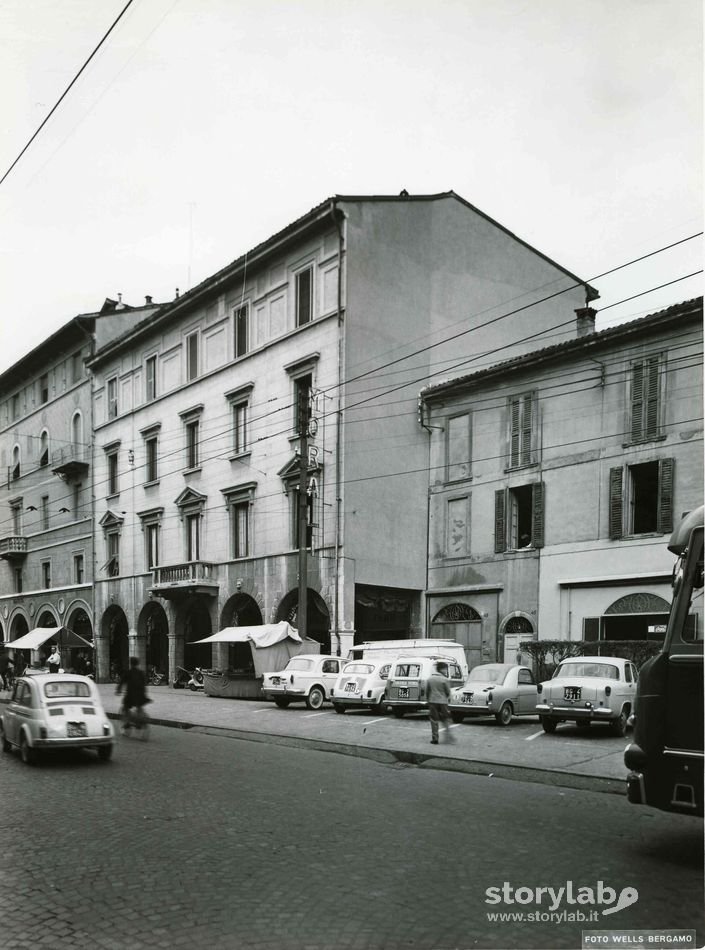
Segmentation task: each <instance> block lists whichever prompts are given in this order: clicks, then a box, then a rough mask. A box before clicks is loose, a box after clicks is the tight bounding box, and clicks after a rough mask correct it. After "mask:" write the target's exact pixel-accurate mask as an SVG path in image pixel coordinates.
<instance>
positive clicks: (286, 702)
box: [274, 696, 289, 709]
mask: <svg viewBox="0 0 705 950" xmlns="http://www.w3.org/2000/svg"><path fill="white" fill-rule="evenodd" d="M274 705H275V706H278V707H279V708H280V709H286V707H287V706H288V705H289V700H288V699H284V697H283V696H277V698H276V699H275V700H274Z"/></svg>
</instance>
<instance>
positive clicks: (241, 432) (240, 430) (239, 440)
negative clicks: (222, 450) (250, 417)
mask: <svg viewBox="0 0 705 950" xmlns="http://www.w3.org/2000/svg"><path fill="white" fill-rule="evenodd" d="M233 451H234V453H235V455H242V454H243V452H247V403H246V402H237V403H235V404H234V405H233Z"/></svg>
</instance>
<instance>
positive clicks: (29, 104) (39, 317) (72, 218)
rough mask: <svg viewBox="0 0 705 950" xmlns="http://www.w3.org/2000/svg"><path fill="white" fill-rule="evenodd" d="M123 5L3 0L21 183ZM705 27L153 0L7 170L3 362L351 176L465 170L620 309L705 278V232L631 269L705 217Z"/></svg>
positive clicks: (2, 52) (0, 144) (536, 8)
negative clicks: (108, 300)
mask: <svg viewBox="0 0 705 950" xmlns="http://www.w3.org/2000/svg"><path fill="white" fill-rule="evenodd" d="M125 3H126V0H62V2H61V3H57V2H56V0H2V3H1V4H0V177H2V176H3V175H5V173H6V171H7V170H8V169H9V167H10V166H11V165H12V163H13V162H14V161H15V159H16V158H17V156H18V155H19V153H20V152H21V151H22V149H23V148H24V146H25V145H26V143H27V142H28V141H29V139H30V138H31V136H32V135H33V134H34V133H35V131H36V130H37V128H38V127H39V126H40V125H41V123H42V122H43V121H44V120H45V118H46V117H47V115H48V114H49V113H50V111H51V109H52V107H53V106H54V104H55V103H56V102H57V100H58V99H59V97H60V96H61V95H62V93H63V92H64V90H65V89H66V87H67V86H68V85H69V83H70V82H71V81H72V80H73V78H74V76H75V75H76V73H77V72H78V71H79V69H80V68H81V66H83V64H84V63H85V61H86V59H87V58H88V57H89V56H90V54H91V53H92V52H93V50H94V48H95V47H96V45H97V44H98V43H99V41H100V40H101V38H102V37H103V36H104V34H105V33H106V31H107V30H108V29H109V27H110V25H111V24H112V23H113V21H114V20H115V19H116V17H117V16H118V15H119V14H120V11H121V10H122V9H123V7H124V6H125ZM702 37H703V32H702V3H701V0H436V2H435V3H433V4H429V3H428V2H427V0H385V2H384V3H382V2H380V0H336V2H335V3H332V2H330V0H297V2H295V3H294V2H291V0H289V2H287V0H133V2H132V4H131V5H130V6H129V8H128V10H127V12H126V13H125V14H124V16H123V17H122V18H121V19H120V21H119V23H118V24H117V26H116V27H115V29H114V30H113V31H112V33H111V34H110V36H109V37H108V38H107V40H106V41H105V43H104V44H103V46H102V47H101V48H100V49H99V51H98V52H97V54H96V55H95V56H94V58H93V59H92V60H91V62H90V63H89V65H88V66H87V67H86V69H85V70H84V71H83V73H82V74H81V76H80V77H79V79H78V80H77V82H76V83H75V85H74V86H73V87H72V88H71V90H70V91H69V92H68V94H67V95H66V97H65V98H64V99H63V101H62V102H61V104H60V105H59V107H58V108H57V109H56V111H55V112H54V114H53V115H52V116H51V118H50V119H49V120H48V122H47V124H46V125H45V126H44V128H43V129H42V130H41V131H40V132H39V134H38V135H37V137H36V139H35V140H34V141H33V143H32V144H31V145H30V146H29V148H28V149H27V150H26V152H25V153H24V155H23V156H22V158H21V159H20V160H19V161H18V162H17V164H16V165H15V167H14V168H13V169H12V171H11V172H10V173H9V174H8V175H7V177H6V178H5V179H4V181H3V182H2V184H0V313H1V314H2V317H1V318H0V372H1V371H3V370H4V369H6V368H8V367H9V366H11V365H12V364H13V363H15V362H16V361H17V360H18V359H19V358H20V357H21V356H22V355H24V354H25V353H27V352H28V351H29V350H31V349H32V348H33V347H34V346H36V345H37V344H38V343H40V342H41V341H42V339H44V338H45V337H46V336H47V335H48V334H50V333H52V332H53V331H54V330H56V329H58V328H59V327H60V326H62V325H63V324H64V323H66V322H67V321H68V320H70V319H71V318H72V317H74V316H76V315H77V314H80V313H88V312H94V311H96V310H98V309H100V307H101V305H102V304H103V301H104V300H105V298H106V297H112V298H114V299H115V298H116V297H117V295H118V294H122V299H123V300H124V301H125V302H126V303H128V304H132V305H140V304H143V303H144V299H145V296H146V295H150V296H152V297H153V298H154V300H155V301H159V302H165V301H169V300H172V299H173V298H174V296H175V293H176V288H179V290H180V292H181V293H183V292H184V291H185V290H187V289H188V288H189V287H193V286H195V285H196V284H197V283H199V282H200V281H201V280H203V279H205V278H206V277H208V276H210V275H211V274H213V273H215V272H216V271H217V270H219V269H220V268H221V267H223V266H224V265H226V264H227V263H229V262H230V261H232V260H234V259H235V258H237V257H239V256H240V255H241V254H243V253H244V252H245V251H247V250H249V249H250V248H252V247H254V246H255V245H257V244H259V243H260V242H261V241H264V240H266V239H267V238H268V237H269V236H270V235H272V234H273V233H275V232H277V231H279V230H280V229H281V228H283V227H285V226H286V225H287V224H289V223H290V222H292V221H294V220H295V219H296V218H298V217H300V216H301V215H302V214H304V213H305V212H307V211H308V210H309V209H310V208H312V207H314V206H315V205H317V204H319V203H320V202H321V201H323V200H324V199H326V198H328V197H330V196H332V195H334V194H355V195H361V194H391V195H396V194H398V193H399V192H400V191H401V190H402V189H406V190H407V191H409V192H410V193H411V194H434V193H438V192H442V191H448V190H451V189H452V190H453V191H455V192H456V193H458V194H459V195H461V196H462V197H463V198H465V199H466V200H467V201H469V202H471V203H472V204H474V205H475V206H476V207H478V208H480V209H481V210H482V211H483V212H485V213H486V214H488V215H490V216H491V217H493V218H494V219H495V220H497V221H498V222H500V223H501V224H502V225H504V226H505V227H506V228H508V229H509V230H510V231H512V232H514V233H515V234H516V235H518V236H519V237H521V238H522V239H523V240H525V241H527V242H528V243H529V244H531V245H532V246H534V247H535V248H537V249H538V250H539V251H541V252H542V253H544V254H546V255H548V256H549V257H551V258H552V259H554V260H555V261H556V262H557V263H559V264H560V265H562V266H563V267H565V268H567V269H568V270H570V271H572V272H573V273H575V274H577V275H578V276H579V277H580V278H581V279H584V280H587V281H590V282H591V283H592V284H593V285H594V286H596V287H597V289H598V290H599V291H600V299H599V300H598V301H596V302H595V303H594V304H593V306H595V307H596V308H597V309H598V311H599V312H598V317H597V328H598V329H603V328H604V327H606V326H610V325H613V324H616V323H621V322H623V321H625V320H630V319H634V318H637V317H639V316H643V315H644V314H647V313H653V312H655V311H657V310H659V309H661V308H663V307H666V306H668V305H670V304H672V303H676V302H679V301H682V300H686V299H689V298H692V297H694V296H697V295H699V294H701V293H702V275H700V274H696V273H695V272H697V271H699V270H700V269H701V267H702V238H693V239H692V240H688V241H685V242H684V243H680V244H678V246H676V247H673V248H671V249H670V250H667V251H662V252H661V253H658V254H656V255H654V256H652V257H650V258H649V259H648V260H646V261H643V262H641V263H639V264H630V266H627V267H623V266H621V265H625V264H629V263H630V262H632V261H634V260H635V259H637V258H639V257H642V256H643V255H646V254H649V253H650V252H653V251H657V250H660V249H661V248H664V247H667V246H668V245H671V244H674V243H676V242H680V241H683V239H685V238H690V237H692V236H693V235H697V234H698V232H700V230H701V229H702V217H703V201H702V154H701V152H702V141H703V128H702V125H703V106H702V93H703V81H702V80H703V62H702ZM616 267H620V270H618V271H617V272H616V273H615V274H613V275H610V276H605V277H601V276H600V275H602V274H604V273H605V272H606V271H609V270H612V269H613V268H616ZM687 275H694V276H690V277H688V279H685V280H680V279H679V278H683V277H686V276H687ZM672 281H677V282H676V283H671V284H670V286H667V287H664V288H662V289H660V290H653V288H656V287H658V286H659V285H661V284H665V283H667V282H672ZM645 291H650V292H648V293H644V292H645ZM637 295H639V296H637ZM630 297H631V298H635V299H631V300H628V299H627V298H630ZM622 301H625V302H622Z"/></svg>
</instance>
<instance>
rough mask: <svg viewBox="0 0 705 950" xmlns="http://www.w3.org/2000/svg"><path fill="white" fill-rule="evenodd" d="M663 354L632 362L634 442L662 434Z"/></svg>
mask: <svg viewBox="0 0 705 950" xmlns="http://www.w3.org/2000/svg"><path fill="white" fill-rule="evenodd" d="M662 362H663V359H662V356H661V355H659V354H657V355H655V356H647V357H646V358H645V359H643V360H638V361H637V362H635V363H632V371H631V380H630V383H631V399H630V402H631V419H630V437H631V441H632V442H646V441H648V440H649V439H655V438H657V437H658V436H659V435H661V424H660V423H661V419H660V416H661V372H662V370H661V364H662Z"/></svg>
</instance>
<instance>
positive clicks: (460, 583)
mask: <svg viewBox="0 0 705 950" xmlns="http://www.w3.org/2000/svg"><path fill="white" fill-rule="evenodd" d="M702 317H703V311H702V298H699V299H697V300H692V301H687V302H685V303H682V304H678V305H676V306H672V307H669V308H668V309H666V310H663V311H661V312H659V313H655V314H652V315H651V316H648V317H644V318H643V319H639V320H634V321H631V322H629V323H625V324H622V325H620V326H617V327H614V328H611V329H608V330H604V331H602V332H599V333H595V332H594V311H593V310H591V309H590V308H580V309H578V311H577V324H578V330H579V333H580V335H579V336H578V337H577V338H576V339H574V340H572V341H568V342H563V343H559V344H557V345H553V346H549V347H545V348H542V349H538V350H536V351H534V352H531V353H527V354H525V355H523V356H522V357H520V358H518V359H511V360H507V361H503V362H500V363H498V364H497V365H494V366H490V367H488V368H486V369H484V370H481V371H479V372H476V373H472V374H470V375H466V376H463V377H460V378H457V379H455V380H452V381H447V382H444V383H442V384H436V385H431V386H429V387H427V388H426V389H425V390H424V392H423V394H422V419H421V421H422V423H423V424H424V426H426V427H427V430H428V433H429V439H430V442H431V470H430V471H431V480H430V494H429V559H428V567H429V572H428V589H427V601H428V603H427V609H428V614H427V619H428V635H429V636H455V637H457V638H458V639H461V640H463V642H465V643H466V644H467V649H468V653H469V661H470V663H471V664H472V663H477V662H482V661H488V660H494V659H495V658H498V659H502V658H504V659H506V660H511V659H512V658H513V657H514V656H515V655H516V646H517V643H518V642H519V641H520V640H522V639H530V638H533V637H538V638H540V639H569V640H582V639H587V640H591V639H594V640H598V639H600V640H623V639H658V638H659V637H662V636H663V629H664V624H665V620H666V615H667V612H668V609H669V604H670V600H671V586H670V583H671V569H672V563H673V559H672V557H671V556H670V555H669V554H668V551H667V549H666V543H667V540H668V536H669V534H670V532H671V530H672V528H673V525H674V523H676V522H677V520H678V519H679V518H680V517H681V516H682V515H683V513H684V512H686V511H689V510H691V509H693V508H695V507H697V506H698V505H700V504H702V491H703V422H702V416H703V412H702V410H703V400H702V393H703V377H702V344H703V328H702Z"/></svg>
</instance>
